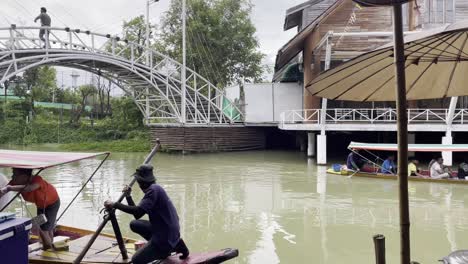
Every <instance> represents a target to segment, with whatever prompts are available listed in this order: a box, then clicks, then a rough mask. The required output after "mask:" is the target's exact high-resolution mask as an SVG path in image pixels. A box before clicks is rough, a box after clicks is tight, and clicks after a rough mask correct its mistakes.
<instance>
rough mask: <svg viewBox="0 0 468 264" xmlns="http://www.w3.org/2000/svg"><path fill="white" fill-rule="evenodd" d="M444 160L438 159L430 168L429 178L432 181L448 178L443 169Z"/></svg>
mask: <svg viewBox="0 0 468 264" xmlns="http://www.w3.org/2000/svg"><path fill="white" fill-rule="evenodd" d="M443 164H444V159H443V158H442V157H438V158H437V159H436V162H434V163H432V166H431V178H434V179H448V178H450V173H449V172H446V170H445V169H444V165H443Z"/></svg>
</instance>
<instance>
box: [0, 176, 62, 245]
mask: <svg viewBox="0 0 468 264" xmlns="http://www.w3.org/2000/svg"><path fill="white" fill-rule="evenodd" d="M8 192H20V193H21V196H22V197H23V199H24V200H25V201H28V202H30V203H34V204H35V205H36V207H37V215H40V214H43V215H45V218H46V222H45V223H44V224H42V225H40V230H39V236H40V238H41V241H42V245H43V250H47V249H51V248H54V246H53V240H54V229H55V222H56V219H57V213H58V211H59V208H60V198H59V196H58V193H57V190H56V189H55V187H54V186H53V185H51V184H50V183H48V182H47V181H45V180H44V179H42V177H41V176H39V175H35V176H33V175H32V170H31V169H21V168H13V176H12V180H11V181H10V182H9V183H8V185H7V186H5V187H3V188H2V189H0V197H2V196H3V195H5V194H6V193H8Z"/></svg>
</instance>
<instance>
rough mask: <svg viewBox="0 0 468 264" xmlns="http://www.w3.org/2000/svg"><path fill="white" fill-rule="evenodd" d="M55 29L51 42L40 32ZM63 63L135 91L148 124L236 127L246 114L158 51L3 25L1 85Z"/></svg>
mask: <svg viewBox="0 0 468 264" xmlns="http://www.w3.org/2000/svg"><path fill="white" fill-rule="evenodd" d="M40 29H42V30H45V31H46V32H49V35H48V37H47V34H46V39H48V43H49V44H48V45H45V43H44V42H42V41H41V40H40V39H39V30H40ZM41 65H53V66H63V67H69V68H75V69H80V70H84V71H88V72H91V73H93V74H97V75H101V76H103V77H104V78H106V79H108V80H110V81H112V82H113V83H114V84H115V85H117V86H119V87H120V88H121V89H122V90H124V91H125V92H126V94H127V95H131V96H132V97H133V99H134V101H135V103H136V104H137V106H138V107H139V109H140V110H141V111H142V113H143V114H144V116H145V120H146V122H147V124H149V125H151V124H182V125H189V126H190V125H193V126H199V125H202V126H203V125H230V124H235V123H241V122H242V121H243V114H242V112H241V111H240V110H239V108H238V106H237V105H236V104H234V102H232V101H230V100H229V99H227V98H226V97H225V96H224V93H223V90H221V89H219V88H217V87H215V86H214V85H213V84H212V83H210V82H209V81H208V80H207V79H205V78H203V77H202V76H200V75H199V74H198V73H196V72H195V71H193V70H192V69H189V68H186V78H185V80H186V82H185V85H183V81H182V80H183V79H184V78H183V74H182V72H183V68H184V67H183V65H182V64H181V63H179V62H177V61H175V60H173V59H171V58H169V57H168V56H166V55H164V54H161V53H160V52H157V51H155V50H152V49H147V48H146V47H144V46H142V45H139V44H137V43H133V42H130V41H128V40H125V39H122V38H119V37H118V36H111V35H109V34H107V35H106V34H98V33H93V32H90V31H83V30H80V29H70V28H54V27H16V26H15V25H11V26H10V27H6V28H0V83H2V84H3V83H4V82H5V81H7V80H9V79H11V78H12V77H14V76H15V75H17V74H19V73H21V72H23V71H25V70H27V69H29V68H33V67H37V66H41Z"/></svg>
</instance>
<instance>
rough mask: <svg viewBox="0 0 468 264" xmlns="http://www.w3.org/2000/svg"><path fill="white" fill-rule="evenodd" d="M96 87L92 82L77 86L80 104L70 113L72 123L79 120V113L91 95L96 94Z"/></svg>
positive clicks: (82, 111)
mask: <svg viewBox="0 0 468 264" xmlns="http://www.w3.org/2000/svg"><path fill="white" fill-rule="evenodd" d="M96 92H97V89H96V87H95V86H94V85H92V84H86V85H82V86H80V87H79V88H78V93H79V94H80V104H79V106H78V109H76V110H75V111H74V114H72V115H71V120H70V121H71V122H70V123H72V124H77V123H78V122H79V121H80V118H81V115H82V114H83V113H84V111H85V108H86V103H87V100H88V99H89V97H90V96H91V95H94V94H96Z"/></svg>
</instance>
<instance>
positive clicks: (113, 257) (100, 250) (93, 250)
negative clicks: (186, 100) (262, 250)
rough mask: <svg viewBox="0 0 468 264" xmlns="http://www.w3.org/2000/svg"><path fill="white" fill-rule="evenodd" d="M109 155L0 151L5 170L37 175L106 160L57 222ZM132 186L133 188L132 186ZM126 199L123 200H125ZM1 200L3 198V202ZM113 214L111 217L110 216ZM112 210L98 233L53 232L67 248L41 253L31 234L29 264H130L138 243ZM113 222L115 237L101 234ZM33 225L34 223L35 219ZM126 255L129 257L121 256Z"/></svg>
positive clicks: (193, 259)
mask: <svg viewBox="0 0 468 264" xmlns="http://www.w3.org/2000/svg"><path fill="white" fill-rule="evenodd" d="M159 146H160V144H159V141H158V144H157V146H156V147H155V148H154V149H153V150H152V151H151V153H150V154H149V155H148V157H147V158H146V160H145V162H144V163H148V162H149V161H150V160H151V158H152V157H153V156H154V155H155V154H156V152H157V150H158V149H159ZM109 155H110V153H108V152H103V153H69V152H39V151H16V150H0V167H3V168H9V167H11V168H27V169H33V170H35V171H36V172H35V175H38V174H39V173H40V172H41V171H43V170H45V169H47V168H51V167H55V166H59V165H63V164H67V163H71V162H76V161H80V160H84V159H90V158H95V157H104V158H103V159H102V161H101V163H100V165H99V166H97V168H96V169H95V170H94V172H93V173H92V174H91V176H90V177H89V178H88V179H87V180H86V182H85V183H84V184H83V186H82V188H81V189H80V190H79V191H78V193H77V194H76V195H75V196H74V198H73V199H72V200H71V202H70V203H69V204H68V205H67V206H66V207H65V209H64V210H63V211H62V212H61V214H60V216H59V217H58V219H57V222H59V220H60V218H61V217H62V216H63V215H64V213H65V212H66V211H67V210H68V209H69V208H70V206H71V205H72V204H73V202H74V201H75V199H76V198H77V197H78V195H79V194H80V192H81V191H82V190H83V189H84V188H85V186H86V185H87V184H88V183H89V182H90V181H91V180H92V178H93V176H94V175H95V174H96V172H97V171H98V170H99V168H100V167H101V166H102V164H103V163H104V162H105V161H106V159H107V158H108V157H109ZM133 183H134V181H133V182H132V183H130V185H132V184H133ZM0 187H2V186H0ZM18 195H19V193H18V194H17V195H16V196H15V197H13V198H10V200H8V201H0V204H2V206H1V208H0V212H1V211H3V210H4V209H5V208H7V207H8V205H9V204H11V202H12V201H13V200H14V199H15V198H16V197H17V196H18ZM122 198H123V197H122ZM0 200H1V199H0ZM109 215H111V216H109ZM112 215H114V216H113V217H115V214H113V213H112V212H111V211H109V212H108V215H106V216H105V221H103V223H101V225H100V227H99V228H98V231H96V232H94V231H90V230H85V229H80V228H75V227H70V226H64V225H57V227H56V230H55V232H54V245H58V247H61V248H62V249H64V250H63V251H62V250H61V251H58V250H55V251H53V250H46V251H44V250H42V245H41V244H40V243H39V241H38V237H37V236H35V235H31V238H30V241H29V248H28V251H29V253H28V258H29V263H41V264H43V263H130V260H131V257H132V255H133V254H134V253H135V252H136V249H135V247H137V244H138V243H137V242H138V241H136V240H134V239H130V238H125V237H122V235H121V232H120V228H119V227H118V222H117V219H116V218H112ZM107 220H110V221H111V222H112V226H113V229H114V233H115V235H111V234H103V233H100V231H101V230H102V228H103V227H104V225H105V224H106V223H107V222H106V221H107ZM33 222H34V220H33ZM123 255H127V258H124V257H122V256H123ZM238 255H239V252H238V250H237V249H230V248H228V249H222V250H218V251H213V252H206V253H190V255H189V256H188V257H187V258H186V259H183V260H182V259H180V254H177V253H175V252H174V253H173V254H172V255H171V256H170V257H168V258H167V259H165V260H162V261H160V262H156V263H160V264H201V263H205V264H216V263H222V262H225V261H227V260H230V259H233V258H235V257H237V256H238Z"/></svg>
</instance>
